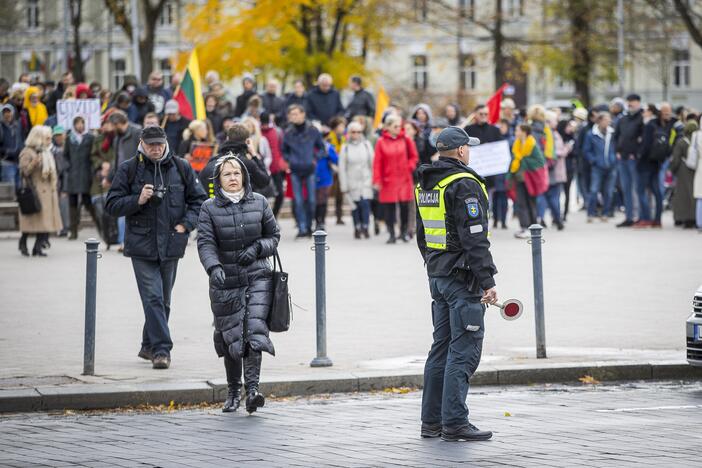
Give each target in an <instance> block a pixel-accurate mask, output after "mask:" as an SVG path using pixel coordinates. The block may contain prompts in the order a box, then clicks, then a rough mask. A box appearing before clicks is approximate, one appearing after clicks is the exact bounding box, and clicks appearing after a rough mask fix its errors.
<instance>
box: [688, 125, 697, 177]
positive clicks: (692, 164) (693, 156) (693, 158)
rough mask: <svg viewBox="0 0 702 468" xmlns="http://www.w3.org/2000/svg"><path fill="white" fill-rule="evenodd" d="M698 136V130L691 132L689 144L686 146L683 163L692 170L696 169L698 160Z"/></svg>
mask: <svg viewBox="0 0 702 468" xmlns="http://www.w3.org/2000/svg"><path fill="white" fill-rule="evenodd" d="M699 137H700V131H699V130H698V131H696V132H694V133H693V134H692V137H691V138H690V141H689V144H690V145H689V146H688V147H687V156H686V157H685V165H686V166H687V168H688V169H691V170H693V171H695V170H697V161H698V160H699V157H700V155H699V150H700V149H699V148H698V145H699V144H700V143H699V141H700V140H699Z"/></svg>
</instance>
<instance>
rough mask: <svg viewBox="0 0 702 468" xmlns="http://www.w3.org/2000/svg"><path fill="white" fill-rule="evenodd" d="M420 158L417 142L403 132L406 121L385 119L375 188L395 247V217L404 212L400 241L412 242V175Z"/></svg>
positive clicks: (377, 148) (377, 152)
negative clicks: (410, 219) (409, 225)
mask: <svg viewBox="0 0 702 468" xmlns="http://www.w3.org/2000/svg"><path fill="white" fill-rule="evenodd" d="M418 160H419V155H418V154H417V148H416V147H415V146H414V142H413V141H412V140H411V139H410V138H408V137H407V136H405V134H404V132H403V131H402V119H401V118H400V117H399V116H395V115H393V116H389V117H387V118H386V119H385V124H384V127H383V132H382V133H381V135H380V138H379V139H378V142H377V143H376V144H375V157H374V159H373V185H374V186H375V188H376V189H377V190H378V192H379V194H378V201H380V203H381V205H382V207H383V211H384V213H385V224H386V225H387V227H388V232H389V234H390V237H389V238H388V241H387V243H388V244H394V243H395V240H396V237H395V213H396V211H397V205H399V208H400V238H401V239H402V240H403V241H404V242H408V241H409V240H410V237H409V234H408V232H407V219H408V215H409V205H410V202H411V201H412V198H413V196H414V195H413V189H414V187H413V182H412V173H413V172H414V168H415V167H416V166H417V161H418Z"/></svg>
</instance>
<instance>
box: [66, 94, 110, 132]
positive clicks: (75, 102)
mask: <svg viewBox="0 0 702 468" xmlns="http://www.w3.org/2000/svg"><path fill="white" fill-rule="evenodd" d="M78 116H81V117H83V118H84V119H85V125H86V126H87V128H88V129H90V130H95V129H98V128H100V101H99V100H98V99H59V100H58V101H56V119H57V123H58V125H61V126H62V127H63V128H64V129H66V130H70V129H71V128H73V119H75V118H76V117H78Z"/></svg>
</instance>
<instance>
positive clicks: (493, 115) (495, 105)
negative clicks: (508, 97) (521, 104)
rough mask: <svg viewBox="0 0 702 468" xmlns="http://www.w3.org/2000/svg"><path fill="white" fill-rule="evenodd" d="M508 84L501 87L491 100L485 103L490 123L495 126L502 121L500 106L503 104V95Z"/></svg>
mask: <svg viewBox="0 0 702 468" xmlns="http://www.w3.org/2000/svg"><path fill="white" fill-rule="evenodd" d="M507 86H508V85H507V83H505V84H503V85H502V86H500V89H498V90H497V91H495V94H493V95H492V96H491V97H490V99H488V101H487V102H486V103H485V105H486V106H487V108H488V122H490V124H491V125H495V124H496V123H497V122H498V121H499V120H500V104H501V103H502V93H504V91H505V88H506V87H507Z"/></svg>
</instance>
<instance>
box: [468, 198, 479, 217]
mask: <svg viewBox="0 0 702 468" xmlns="http://www.w3.org/2000/svg"><path fill="white" fill-rule="evenodd" d="M466 210H467V211H468V217H469V218H473V219H475V218H478V217H480V204H479V203H478V199H477V198H468V199H467V200H466Z"/></svg>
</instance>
